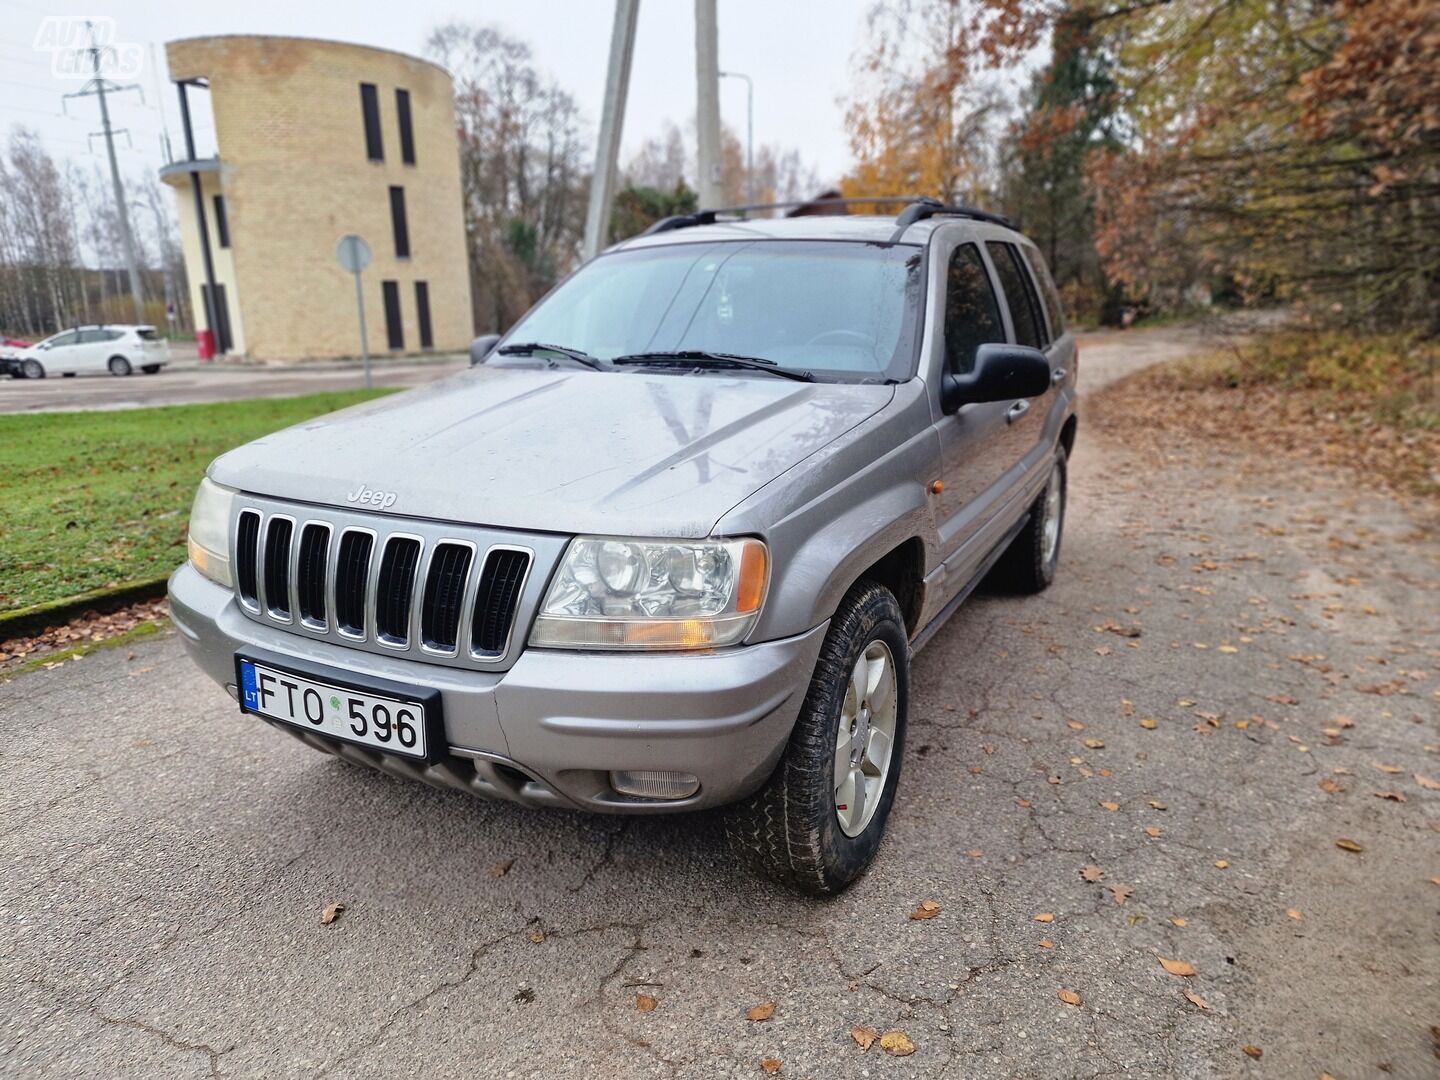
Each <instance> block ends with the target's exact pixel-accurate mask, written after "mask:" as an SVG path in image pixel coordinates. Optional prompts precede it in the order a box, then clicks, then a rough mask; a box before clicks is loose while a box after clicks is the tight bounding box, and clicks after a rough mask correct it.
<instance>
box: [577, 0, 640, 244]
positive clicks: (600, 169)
mask: <svg viewBox="0 0 1440 1080" xmlns="http://www.w3.org/2000/svg"><path fill="white" fill-rule="evenodd" d="M639 17H640V0H615V28H614V29H613V30H612V31H611V32H610V68H609V71H608V72H607V73H606V76H605V100H604V101H603V103H602V104H601V109H600V142H599V145H598V146H597V147H596V148H595V175H594V176H592V177H591V178H590V205H589V207H588V208H587V209H586V212H585V247H584V249H583V251H584V257H585V258H587V259H591V258H594V257H595V256H596V255H597V254H599V252H600V249H601V248H602V247H604V246H605V237H606V234H607V233H608V232H609V229H610V207H611V205H612V204H613V203H614V200H615V177H616V174H617V172H618V171H619V163H620V133H621V131H622V130H623V128H624V126H625V97H626V95H627V94H628V93H629V90H630V60H631V57H633V56H634V55H635V24H636V22H637V21H638V20H639Z"/></svg>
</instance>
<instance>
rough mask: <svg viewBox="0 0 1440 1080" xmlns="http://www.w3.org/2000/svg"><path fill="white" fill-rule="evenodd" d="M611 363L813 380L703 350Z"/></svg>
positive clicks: (753, 360) (620, 358)
mask: <svg viewBox="0 0 1440 1080" xmlns="http://www.w3.org/2000/svg"><path fill="white" fill-rule="evenodd" d="M611 363H613V364H615V365H616V366H617V367H618V366H620V365H621V364H636V365H641V364H655V365H660V364H666V365H670V366H676V365H680V366H686V367H717V368H727V367H728V368H744V369H746V370H747V371H763V372H764V373H765V374H767V375H778V376H780V378H782V379H795V380H797V381H798V382H814V381H815V376H814V375H812V374H810V372H808V371H793V370H791V369H789V368H783V367H781V366H780V365H779V364H777V363H776V362H775V361H774V360H764V359H761V358H760V357H758V356H737V355H736V354H735V353H722V352H709V351H707V350H705V349H679V350H676V351H674V352H642V353H631V354H630V355H628V356H617V357H616V358H615V359H614V360H612V361H611Z"/></svg>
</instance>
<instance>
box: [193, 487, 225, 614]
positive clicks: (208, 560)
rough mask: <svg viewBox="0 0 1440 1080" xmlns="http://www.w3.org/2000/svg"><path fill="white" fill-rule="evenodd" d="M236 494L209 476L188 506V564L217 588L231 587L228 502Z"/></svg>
mask: <svg viewBox="0 0 1440 1080" xmlns="http://www.w3.org/2000/svg"><path fill="white" fill-rule="evenodd" d="M234 497H235V492H234V491H232V490H231V489H230V488H227V487H221V486H220V485H219V484H217V483H215V482H214V481H213V480H211V479H209V478H208V477H207V478H206V479H204V480H201V481H200V488H199V490H198V491H196V492H195V502H194V503H192V504H191V506H190V542H189V551H190V562H191V563H193V564H194V566H195V569H196V570H199V571H200V573H202V574H204V575H205V576H206V577H207V578H209V579H210V580H211V581H213V582H215V584H217V585H224V586H225V587H226V588H227V589H228V588H230V586H231V577H230V502H231V500H232V499H233V498H234Z"/></svg>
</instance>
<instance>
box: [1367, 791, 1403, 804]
mask: <svg viewBox="0 0 1440 1080" xmlns="http://www.w3.org/2000/svg"><path fill="white" fill-rule="evenodd" d="M1370 794H1371V795H1374V796H1375V798H1377V799H1389V800H1390V801H1391V802H1404V801H1405V793H1404V792H1403V791H1372V792H1371V793H1370Z"/></svg>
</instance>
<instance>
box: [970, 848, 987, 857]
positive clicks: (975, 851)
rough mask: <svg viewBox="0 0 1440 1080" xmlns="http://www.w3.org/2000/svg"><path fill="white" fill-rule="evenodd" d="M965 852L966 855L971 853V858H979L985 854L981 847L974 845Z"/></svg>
mask: <svg viewBox="0 0 1440 1080" xmlns="http://www.w3.org/2000/svg"><path fill="white" fill-rule="evenodd" d="M965 854H966V855H969V856H970V858H972V859H978V858H980V856H982V855H984V854H985V853H984V852H983V851H981V850H980V849H979V848H975V847H972V848H971V849H970V850H969V851H967V852H965Z"/></svg>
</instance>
